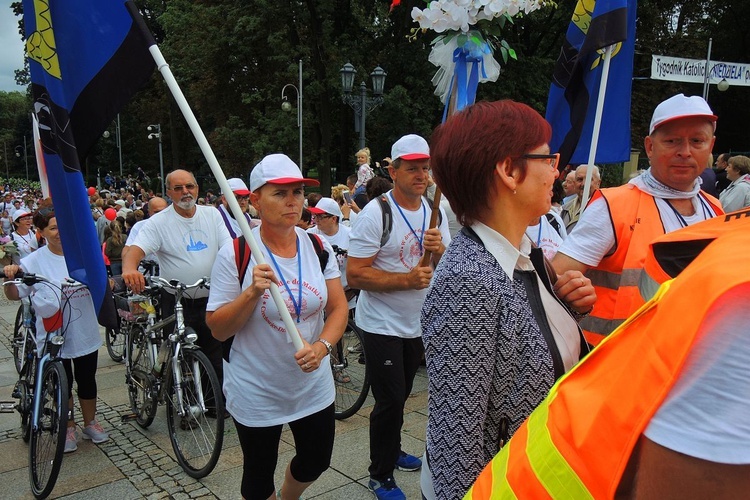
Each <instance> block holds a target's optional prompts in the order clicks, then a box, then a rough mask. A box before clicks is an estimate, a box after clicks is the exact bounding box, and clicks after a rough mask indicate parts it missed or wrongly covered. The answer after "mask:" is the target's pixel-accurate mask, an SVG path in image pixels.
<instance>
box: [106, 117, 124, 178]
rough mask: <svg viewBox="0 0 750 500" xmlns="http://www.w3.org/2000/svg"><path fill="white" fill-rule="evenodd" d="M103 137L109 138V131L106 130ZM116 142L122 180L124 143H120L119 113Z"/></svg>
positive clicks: (116, 125) (116, 123)
mask: <svg viewBox="0 0 750 500" xmlns="http://www.w3.org/2000/svg"><path fill="white" fill-rule="evenodd" d="M102 136H103V137H104V138H105V139H107V138H109V130H105V131H104V133H103V134H102ZM115 141H116V144H117V153H118V155H119V157H120V178H122V142H121V141H120V113H117V121H116V122H115Z"/></svg>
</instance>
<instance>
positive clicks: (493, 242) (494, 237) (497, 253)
mask: <svg viewBox="0 0 750 500" xmlns="http://www.w3.org/2000/svg"><path fill="white" fill-rule="evenodd" d="M471 229H473V230H474V232H475V233H476V234H477V236H479V239H480V240H482V243H484V247H485V248H486V249H487V251H488V252H490V254H492V256H493V257H495V260H497V263H498V264H500V267H501V268H502V269H503V271H505V274H507V275H508V277H509V278H511V279H512V278H513V270H514V269H516V268H518V269H522V270H525V271H528V270H532V269H534V266H533V265H532V264H531V260H529V253H530V252H531V241H530V240H529V239H528V237H526V236H525V235H524V237H523V239H522V240H521V249H520V251H519V250H518V249H517V248H516V247H514V246H513V245H511V243H510V242H509V241H508V240H507V239H506V238H505V236H503V235H502V234H500V233H498V232H497V231H495V230H494V229H492V228H490V227H488V226H486V225H485V224H483V223H481V222H479V221H476V222H474V223H473V224H472V225H471Z"/></svg>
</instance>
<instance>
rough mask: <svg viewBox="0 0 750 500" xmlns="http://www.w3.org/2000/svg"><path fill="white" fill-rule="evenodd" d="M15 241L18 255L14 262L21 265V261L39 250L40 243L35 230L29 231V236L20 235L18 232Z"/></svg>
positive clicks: (14, 237)
mask: <svg viewBox="0 0 750 500" xmlns="http://www.w3.org/2000/svg"><path fill="white" fill-rule="evenodd" d="M13 241H15V242H16V245H17V246H18V255H14V256H13V262H14V263H16V264H17V263H19V262H20V261H21V259H23V258H24V257H26V256H27V255H30V254H31V252H33V251H34V250H36V249H37V248H39V241H38V240H37V239H36V233H35V232H34V230H29V232H28V233H27V234H25V235H24V234H18V231H16V232H14V233H13Z"/></svg>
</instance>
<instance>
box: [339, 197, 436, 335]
mask: <svg viewBox="0 0 750 500" xmlns="http://www.w3.org/2000/svg"><path fill="white" fill-rule="evenodd" d="M385 197H386V199H387V200H388V203H389V204H390V205H391V212H392V219H393V229H392V230H391V235H390V238H389V239H388V241H387V242H386V244H385V245H383V247H382V248H381V247H380V238H381V237H382V235H383V213H382V209H381V208H380V203H379V202H373V203H368V204H367V205H366V206H365V208H364V209H363V210H362V211H361V212H360V213H359V217H357V220H356V222H355V223H354V226H353V227H352V232H351V235H350V237H349V256H350V257H357V258H368V257H372V256H373V255H376V254H377V257H375V260H374V261H373V263H372V266H373V267H374V268H375V269H380V270H382V271H387V272H390V273H408V272H409V271H411V270H412V269H413V268H414V267H416V266H417V264H419V259H420V258H421V257H422V247H421V243H420V241H421V238H422V237H423V232H424V231H426V230H427V229H428V227H429V225H430V215H431V213H432V210H431V208H430V207H429V206H428V205H427V201H426V200H424V199H422V208H420V209H417V210H414V211H411V210H406V209H403V208H402V209H401V211H402V212H403V215H402V212H400V211H399V208H398V206H397V205H396V204H395V203H394V201H393V198H392V191H389V192H388V193H386V195H385ZM441 212H442V210H441ZM405 218H406V220H408V221H409V225H411V227H412V228H413V229H414V231H413V232H412V230H411V229H410V228H409V225H407V223H406V221H405V220H404V219H405ZM440 233H441V234H442V236H443V244H444V245H445V246H446V247H447V246H448V244H449V243H450V241H451V236H450V232H449V231H448V221H447V217H446V215H445V213H444V212H443V214H442V222H441V224H440ZM426 296H427V289H426V288H425V289H423V290H394V291H390V292H371V291H368V290H362V292H360V295H359V299H358V301H357V316H356V320H357V326H359V327H360V328H362V329H363V330H365V331H368V332H372V333H378V334H381V335H391V336H396V337H401V338H416V337H419V336H421V335H422V330H421V326H420V323H419V311H420V310H421V308H422V304H423V303H424V299H425V297H426Z"/></svg>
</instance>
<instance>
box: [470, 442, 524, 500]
mask: <svg viewBox="0 0 750 500" xmlns="http://www.w3.org/2000/svg"><path fill="white" fill-rule="evenodd" d="M509 451H510V450H509V449H508V446H507V445H506V446H505V448H503V449H502V450H500V452H499V453H498V455H496V456H495V458H494V459H492V461H491V462H490V464H489V465H490V468H491V469H492V491H491V493H490V496H489V497H482V498H483V499H487V500H505V499H507V500H517V499H518V497H517V496H516V494H515V493H514V492H513V488H511V487H510V484H509V483H508V479H507V477H506V473H507V472H508V456H509V453H508V452H509ZM463 500H474V486H472V487H471V488H470V489H469V491H468V492H467V493H466V495H465V496H464V498H463ZM477 500H479V499H477Z"/></svg>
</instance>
